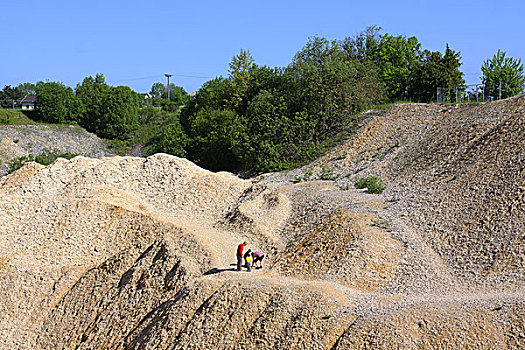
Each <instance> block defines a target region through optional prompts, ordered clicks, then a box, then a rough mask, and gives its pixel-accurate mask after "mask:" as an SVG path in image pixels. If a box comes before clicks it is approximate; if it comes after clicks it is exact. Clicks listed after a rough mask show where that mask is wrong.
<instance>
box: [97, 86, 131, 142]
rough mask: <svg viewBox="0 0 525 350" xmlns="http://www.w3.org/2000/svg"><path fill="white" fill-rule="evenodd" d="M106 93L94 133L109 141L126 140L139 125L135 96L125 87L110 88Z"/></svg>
mask: <svg viewBox="0 0 525 350" xmlns="http://www.w3.org/2000/svg"><path fill="white" fill-rule="evenodd" d="M107 92H108V93H107V95H106V98H105V100H104V104H103V110H102V113H101V115H100V116H99V117H98V121H97V123H96V124H95V125H97V126H98V128H97V129H96V130H95V132H96V133H97V135H100V136H102V137H105V138H109V139H126V138H128V137H129V136H131V133H132V132H133V131H134V130H135V129H136V128H137V127H138V123H139V105H140V103H139V99H138V97H137V94H136V93H135V92H134V91H133V90H131V89H130V88H129V87H127V86H118V87H110V88H109V89H108V90H107Z"/></svg>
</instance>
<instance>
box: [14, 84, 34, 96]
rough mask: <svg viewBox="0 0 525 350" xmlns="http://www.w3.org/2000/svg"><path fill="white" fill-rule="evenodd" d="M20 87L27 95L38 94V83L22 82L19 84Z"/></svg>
mask: <svg viewBox="0 0 525 350" xmlns="http://www.w3.org/2000/svg"><path fill="white" fill-rule="evenodd" d="M18 88H19V89H20V91H22V93H23V94H24V96H25V95H36V85H35V84H33V83H22V84H19V85H18Z"/></svg>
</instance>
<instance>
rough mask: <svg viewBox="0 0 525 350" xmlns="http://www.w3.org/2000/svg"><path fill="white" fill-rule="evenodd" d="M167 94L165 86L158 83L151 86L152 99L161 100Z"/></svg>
mask: <svg viewBox="0 0 525 350" xmlns="http://www.w3.org/2000/svg"><path fill="white" fill-rule="evenodd" d="M165 93H166V86H164V84H162V83H159V82H156V83H153V85H151V90H150V92H149V94H150V95H151V98H161V97H162V95H163V94H165Z"/></svg>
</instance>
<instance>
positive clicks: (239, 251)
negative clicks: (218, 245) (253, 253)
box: [237, 242, 246, 271]
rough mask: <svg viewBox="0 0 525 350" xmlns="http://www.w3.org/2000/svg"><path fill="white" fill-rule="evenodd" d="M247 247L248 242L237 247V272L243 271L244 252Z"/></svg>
mask: <svg viewBox="0 0 525 350" xmlns="http://www.w3.org/2000/svg"><path fill="white" fill-rule="evenodd" d="M245 246H246V242H242V243H241V244H239V246H238V247H237V271H241V268H242V258H243V250H244V247H245Z"/></svg>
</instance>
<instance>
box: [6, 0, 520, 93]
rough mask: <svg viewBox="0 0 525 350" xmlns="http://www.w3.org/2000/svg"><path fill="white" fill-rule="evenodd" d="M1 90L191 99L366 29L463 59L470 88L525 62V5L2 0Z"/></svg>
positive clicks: (417, 0) (501, 0) (419, 0)
mask: <svg viewBox="0 0 525 350" xmlns="http://www.w3.org/2000/svg"><path fill="white" fill-rule="evenodd" d="M1 5H2V6H0V33H2V35H1V37H2V40H1V46H0V53H1V55H0V57H1V59H0V88H3V86H4V85H8V84H9V85H18V84H19V83H23V82H33V83H34V82H37V81H39V80H44V81H45V80H50V81H59V82H63V83H64V84H66V85H69V86H72V87H74V86H75V85H76V84H77V83H79V82H81V81H82V79H83V78H84V77H86V76H88V75H94V74H96V73H102V74H104V76H105V77H106V81H107V82H108V83H110V84H111V85H128V86H130V87H131V88H132V89H134V90H135V91H137V92H148V91H149V90H150V88H151V85H152V84H153V83H154V82H156V81H160V82H163V83H164V82H165V81H166V79H165V78H164V73H171V74H174V75H175V76H174V77H173V78H172V80H171V81H172V82H174V83H175V84H177V85H181V86H183V87H184V88H185V89H186V90H187V91H188V92H191V91H195V90H197V89H198V88H199V87H200V85H201V84H202V83H203V82H205V81H207V80H209V79H210V78H213V77H215V76H219V75H224V76H225V75H227V70H228V63H229V62H230V60H231V59H232V57H233V56H234V55H236V54H238V53H239V51H240V49H247V50H250V51H251V53H252V56H253V57H254V58H255V61H256V63H257V64H259V65H268V66H286V65H288V64H289V63H290V61H291V59H292V57H293V55H294V54H295V53H296V52H297V51H298V50H300V49H301V48H302V47H303V45H304V44H305V43H306V41H307V40H308V37H310V36H314V35H319V36H323V37H326V38H328V39H343V38H345V37H346V36H351V35H354V34H356V33H358V32H360V31H362V30H363V29H365V28H366V27H367V26H370V25H377V26H380V27H382V28H383V30H384V32H388V33H390V34H395V35H406V36H416V37H417V38H418V39H419V41H420V42H421V43H422V46H423V48H426V49H429V50H432V51H436V50H439V51H441V52H444V49H445V44H446V43H448V44H449V45H450V47H451V48H452V49H453V50H455V51H460V52H461V55H462V62H463V66H462V67H461V69H462V71H463V72H464V73H465V78H466V80H467V83H470V84H472V83H476V82H479V76H480V74H481V73H480V66H481V64H482V62H483V61H484V60H485V59H487V58H491V57H492V56H493V55H494V53H496V51H497V50H498V49H502V50H504V51H506V52H507V54H508V55H509V56H512V57H515V58H521V59H522V62H525V44H524V43H525V39H524V37H525V25H524V14H525V2H524V1H523V0H515V1H510V0H497V1H495V0H490V1H489V0H479V1H457V0H455V1H450V0H441V1H435V0H434V1H424V0H411V1H390V0H388V1H387V0H378V1H350V0H348V1H343V0H324V1H319V0H316V1H310V0H302V1H286V0H280V1H275V0H266V1H246V0H245V1H208V0H206V1H176V0H170V1H167V0H158V1H136V0H126V1H123V0H103V1H102V0H89V1H84V0H77V1H71V0H68V1H62V0H60V1H58V0H47V1H43V0H18V1H8V0H3V1H2V4H1Z"/></svg>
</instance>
